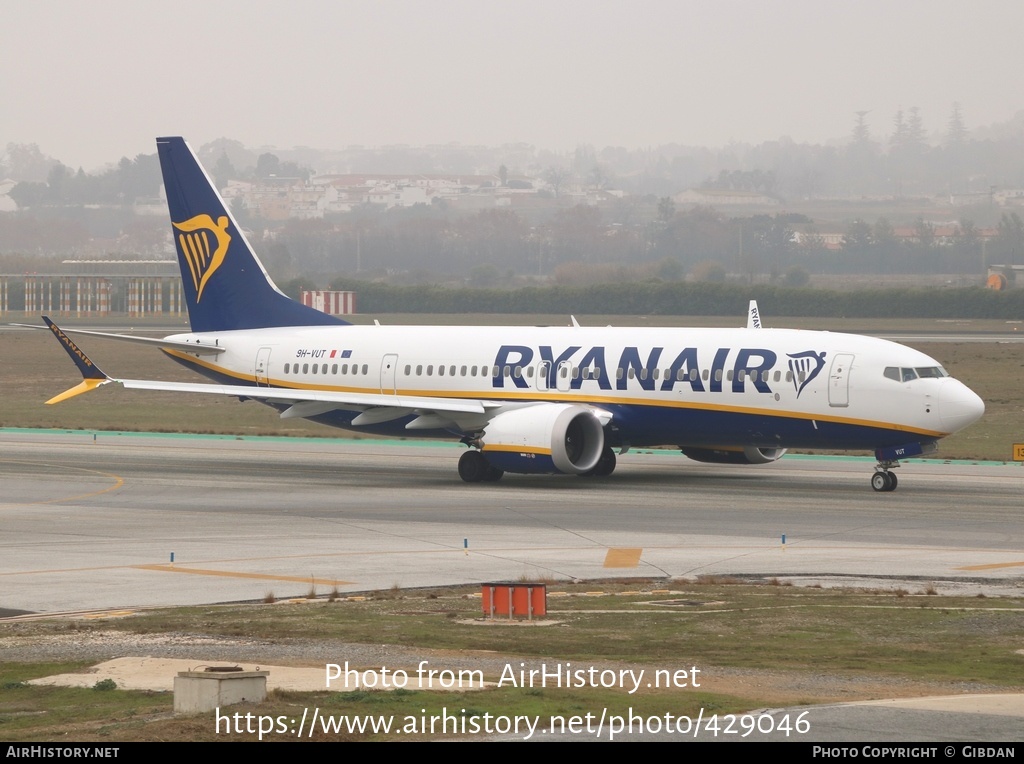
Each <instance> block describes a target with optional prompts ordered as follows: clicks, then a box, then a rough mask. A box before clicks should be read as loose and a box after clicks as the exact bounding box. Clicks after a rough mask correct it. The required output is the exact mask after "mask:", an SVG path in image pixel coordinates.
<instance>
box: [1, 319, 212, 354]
mask: <svg viewBox="0 0 1024 764" xmlns="http://www.w3.org/2000/svg"><path fill="white" fill-rule="evenodd" d="M43 320H44V321H49V319H47V318H45V317H44V318H43ZM11 326H20V327H22V328H24V329H46V328H48V327H46V326H36V325H34V324H11ZM61 332H62V333H64V334H87V335H89V336H90V337H105V338H106V339H108V340H117V341H119V342H134V343H136V344H138V345H149V346H150V347H155V348H176V349H177V350H184V351H185V352H186V353H192V354H194V355H220V354H221V353H223V352H224V351H225V350H227V348H226V347H224V346H223V345H216V344H214V345H211V344H209V343H208V342H203V341H202V340H200V339H197V340H195V341H191V342H186V341H184V340H169V339H160V338H158V337H138V336H136V335H134V334H114V333H112V332H93V331H87V330H85V329H61Z"/></svg>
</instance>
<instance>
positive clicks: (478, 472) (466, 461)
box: [459, 450, 491, 483]
mask: <svg viewBox="0 0 1024 764" xmlns="http://www.w3.org/2000/svg"><path fill="white" fill-rule="evenodd" d="M489 469H491V465H489V464H488V463H487V460H486V459H484V455H483V454H481V453H480V452H479V451H475V450H473V451H467V452H466V453H464V454H463V455H462V456H460V457H459V477H460V478H462V479H463V480H465V481H466V482H467V483H479V482H480V481H481V480H484V479H486V476H487V471H488V470H489Z"/></svg>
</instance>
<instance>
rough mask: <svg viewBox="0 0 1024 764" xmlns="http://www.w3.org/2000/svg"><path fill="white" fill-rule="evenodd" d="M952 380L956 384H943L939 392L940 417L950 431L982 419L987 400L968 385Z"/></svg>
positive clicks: (960, 428)
mask: <svg viewBox="0 0 1024 764" xmlns="http://www.w3.org/2000/svg"><path fill="white" fill-rule="evenodd" d="M950 381H951V382H955V384H953V385H943V387H942V390H941V391H940V393H939V418H940V419H941V420H942V425H943V427H944V428H945V429H946V430H947V431H948V432H956V431H957V430H962V429H963V428H964V427H966V426H967V425H969V424H973V423H974V422H977V421H978V420H979V419H981V415H982V414H984V413H985V402H984V401H983V400H982V399H981V398H979V397H978V395H977V394H976V393H975V392H974V391H973V390H971V388H969V387H967V385H964V384H962V383H960V382H956V380H950Z"/></svg>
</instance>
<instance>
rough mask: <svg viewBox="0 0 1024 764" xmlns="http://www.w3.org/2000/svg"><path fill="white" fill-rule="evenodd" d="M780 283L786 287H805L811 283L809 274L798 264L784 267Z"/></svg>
mask: <svg viewBox="0 0 1024 764" xmlns="http://www.w3.org/2000/svg"><path fill="white" fill-rule="evenodd" d="M782 283H783V284H784V285H785V286H788V287H805V286H807V285H808V284H810V283H811V274H809V273H808V272H807V271H805V270H804V269H803V268H801V267H800V266H799V265H791V266H789V267H788V268H787V269H786V273H785V275H784V276H783V277H782Z"/></svg>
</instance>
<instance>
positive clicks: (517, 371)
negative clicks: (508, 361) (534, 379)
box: [512, 366, 523, 379]
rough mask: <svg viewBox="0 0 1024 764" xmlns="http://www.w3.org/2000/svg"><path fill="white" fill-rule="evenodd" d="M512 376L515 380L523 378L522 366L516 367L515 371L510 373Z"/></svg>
mask: <svg viewBox="0 0 1024 764" xmlns="http://www.w3.org/2000/svg"><path fill="white" fill-rule="evenodd" d="M512 375H513V376H514V377H515V378H516V379H519V378H520V377H521V376H523V367H522V366H516V368H515V371H513V372H512Z"/></svg>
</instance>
